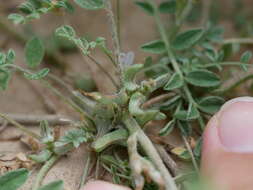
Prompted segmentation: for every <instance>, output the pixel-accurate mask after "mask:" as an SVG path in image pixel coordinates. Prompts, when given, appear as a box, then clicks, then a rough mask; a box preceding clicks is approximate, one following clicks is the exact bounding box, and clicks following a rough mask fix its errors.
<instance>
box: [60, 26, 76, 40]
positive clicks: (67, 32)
mask: <svg viewBox="0 0 253 190" xmlns="http://www.w3.org/2000/svg"><path fill="white" fill-rule="evenodd" d="M55 34H56V35H57V36H61V37H64V38H68V39H73V38H74V37H75V35H76V33H75V30H74V29H73V28H72V27H71V26H69V25H64V26H61V27H59V28H57V29H56V31H55Z"/></svg>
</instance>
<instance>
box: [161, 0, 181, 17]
mask: <svg viewBox="0 0 253 190" xmlns="http://www.w3.org/2000/svg"><path fill="white" fill-rule="evenodd" d="M176 7H177V6H176V1H175V0H170V1H165V2H162V3H161V4H160V5H159V11H160V13H170V14H174V13H175V12H176Z"/></svg>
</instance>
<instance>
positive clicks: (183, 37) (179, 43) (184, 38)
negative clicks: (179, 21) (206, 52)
mask: <svg viewBox="0 0 253 190" xmlns="http://www.w3.org/2000/svg"><path fill="white" fill-rule="evenodd" d="M202 36H203V30H202V29H200V28H197V29H191V30H188V31H186V32H183V33H181V34H179V35H178V36H176V39H175V40H174V41H173V42H172V47H173V48H175V49H176V50H185V49H188V48H190V47H192V46H194V45H195V44H196V43H197V42H198V41H199V40H200V39H201V37H202Z"/></svg>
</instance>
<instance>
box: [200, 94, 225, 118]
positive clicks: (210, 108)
mask: <svg viewBox="0 0 253 190" xmlns="http://www.w3.org/2000/svg"><path fill="white" fill-rule="evenodd" d="M224 103H225V100H224V99H223V98H221V97H218V96H207V97H203V98H202V99H200V100H199V102H198V104H199V108H200V109H201V111H203V112H206V113H209V114H215V113H216V112H217V111H219V109H220V107H221V106H222V105H223V104H224Z"/></svg>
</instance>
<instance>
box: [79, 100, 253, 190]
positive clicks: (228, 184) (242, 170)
mask: <svg viewBox="0 0 253 190" xmlns="http://www.w3.org/2000/svg"><path fill="white" fill-rule="evenodd" d="M203 140H204V141H203V153H202V162H201V171H202V174H203V176H205V177H206V178H207V179H208V180H210V181H211V182H212V183H213V185H214V186H215V188H214V189H215V190H252V189H253V98H250V97H242V98H236V99H233V100H231V101H229V102H227V103H226V104H225V105H224V106H223V107H222V108H221V110H220V111H219V112H218V113H217V114H216V115H215V116H213V118H212V119H211V120H210V121H209V123H208V124H207V127H206V130H205V133H204V137H203ZM83 190H129V188H126V187H122V186H118V185H113V184H110V183H106V182H102V181H93V182H90V183H88V184H87V185H86V186H85V187H84V189H83Z"/></svg>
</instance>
